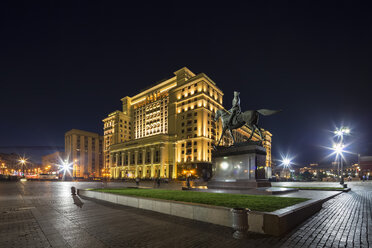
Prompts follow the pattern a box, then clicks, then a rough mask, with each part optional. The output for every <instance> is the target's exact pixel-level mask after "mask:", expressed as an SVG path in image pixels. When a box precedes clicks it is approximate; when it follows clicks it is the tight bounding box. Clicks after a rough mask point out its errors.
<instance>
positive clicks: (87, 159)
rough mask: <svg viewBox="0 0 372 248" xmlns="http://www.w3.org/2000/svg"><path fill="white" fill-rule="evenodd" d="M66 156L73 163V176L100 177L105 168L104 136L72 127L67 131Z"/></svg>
mask: <svg viewBox="0 0 372 248" xmlns="http://www.w3.org/2000/svg"><path fill="white" fill-rule="evenodd" d="M65 156H66V158H67V159H68V161H69V162H70V163H72V164H73V165H72V167H73V172H72V176H73V177H78V178H91V177H100V176H101V170H102V169H103V137H102V136H100V135H99V134H97V133H92V132H87V131H83V130H78V129H72V130H70V131H68V132H66V133H65Z"/></svg>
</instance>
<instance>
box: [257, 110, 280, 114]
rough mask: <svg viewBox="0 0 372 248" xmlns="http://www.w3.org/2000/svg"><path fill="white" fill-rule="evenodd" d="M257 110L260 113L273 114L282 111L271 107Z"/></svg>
mask: <svg viewBox="0 0 372 248" xmlns="http://www.w3.org/2000/svg"><path fill="white" fill-rule="evenodd" d="M257 112H258V113H259V114H261V115H273V114H277V113H279V112H282V110H281V109H279V110H272V109H259V110H257Z"/></svg>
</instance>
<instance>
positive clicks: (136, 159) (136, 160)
mask: <svg viewBox="0 0 372 248" xmlns="http://www.w3.org/2000/svg"><path fill="white" fill-rule="evenodd" d="M134 164H135V165H136V174H135V177H138V151H137V150H136V151H134Z"/></svg>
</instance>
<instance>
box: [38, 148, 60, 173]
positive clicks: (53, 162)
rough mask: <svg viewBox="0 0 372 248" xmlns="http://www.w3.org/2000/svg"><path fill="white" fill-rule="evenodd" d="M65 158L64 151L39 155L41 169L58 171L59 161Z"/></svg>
mask: <svg viewBox="0 0 372 248" xmlns="http://www.w3.org/2000/svg"><path fill="white" fill-rule="evenodd" d="M64 159H65V155H64V152H59V151H57V152H54V153H51V154H48V155H45V156H42V157H41V165H42V170H43V171H58V169H59V166H60V165H61V161H62V160H64Z"/></svg>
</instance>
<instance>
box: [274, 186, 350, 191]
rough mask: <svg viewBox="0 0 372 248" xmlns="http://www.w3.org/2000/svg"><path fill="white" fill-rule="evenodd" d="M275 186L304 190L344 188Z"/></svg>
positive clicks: (336, 189) (337, 189)
mask: <svg viewBox="0 0 372 248" xmlns="http://www.w3.org/2000/svg"><path fill="white" fill-rule="evenodd" d="M273 187H277V188H295V189H304V190H335V191H339V190H344V188H341V187H293V186H273Z"/></svg>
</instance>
